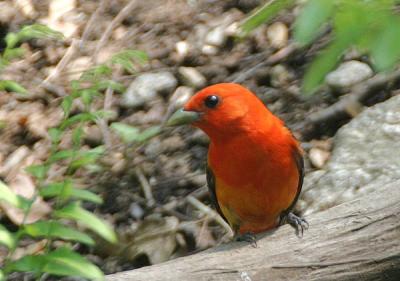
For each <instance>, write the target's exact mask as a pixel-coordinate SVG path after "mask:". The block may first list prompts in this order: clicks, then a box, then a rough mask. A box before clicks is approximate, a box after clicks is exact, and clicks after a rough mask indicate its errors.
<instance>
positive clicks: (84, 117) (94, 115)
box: [60, 110, 114, 130]
mask: <svg viewBox="0 0 400 281" xmlns="http://www.w3.org/2000/svg"><path fill="white" fill-rule="evenodd" d="M113 115H114V113H113V112H112V111H104V110H99V111H96V112H85V113H80V114H77V115H74V116H72V117H70V118H68V119H66V120H64V121H63V122H62V123H61V125H60V129H61V130H65V129H66V128H68V127H69V126H71V125H73V124H76V123H79V122H89V121H92V122H94V121H96V120H97V119H101V118H105V119H106V118H109V117H112V116H113Z"/></svg>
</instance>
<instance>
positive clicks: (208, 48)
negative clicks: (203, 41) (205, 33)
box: [201, 45, 218, 56]
mask: <svg viewBox="0 0 400 281" xmlns="http://www.w3.org/2000/svg"><path fill="white" fill-rule="evenodd" d="M201 52H202V53H203V54H204V55H207V56H215V55H216V54H217V53H218V48H217V47H215V46H212V45H204V46H203V47H202V48H201Z"/></svg>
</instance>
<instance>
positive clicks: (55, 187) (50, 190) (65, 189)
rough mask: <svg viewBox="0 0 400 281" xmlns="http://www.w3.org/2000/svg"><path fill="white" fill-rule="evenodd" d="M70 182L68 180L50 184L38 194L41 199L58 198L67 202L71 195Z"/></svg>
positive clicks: (71, 187)
mask: <svg viewBox="0 0 400 281" xmlns="http://www.w3.org/2000/svg"><path fill="white" fill-rule="evenodd" d="M72 189H73V186H72V182H71V181H70V180H64V181H62V182H54V183H50V184H48V185H46V186H44V187H42V188H40V190H39V193H40V195H41V196H42V197H45V198H48V197H59V198H60V199H62V200H67V199H69V198H70V197H71V194H72Z"/></svg>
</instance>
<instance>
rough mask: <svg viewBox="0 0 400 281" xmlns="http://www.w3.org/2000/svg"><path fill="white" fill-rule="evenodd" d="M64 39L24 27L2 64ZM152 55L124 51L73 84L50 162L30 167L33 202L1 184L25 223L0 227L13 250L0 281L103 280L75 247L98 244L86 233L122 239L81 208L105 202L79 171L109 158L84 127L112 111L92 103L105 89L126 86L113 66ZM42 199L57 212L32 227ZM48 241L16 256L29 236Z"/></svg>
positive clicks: (0, 239)
mask: <svg viewBox="0 0 400 281" xmlns="http://www.w3.org/2000/svg"><path fill="white" fill-rule="evenodd" d="M43 36H45V37H48V38H57V39H58V38H61V37H60V36H59V34H58V33H54V32H52V31H50V30H49V29H48V28H46V27H44V26H38V25H34V26H30V27H26V28H23V29H22V30H21V31H20V32H18V33H16V34H11V35H7V39H6V41H7V48H6V51H5V52H4V53H3V56H2V57H1V58H0V61H1V62H2V64H3V65H4V64H7V63H9V59H11V57H14V56H11V54H12V53H14V54H16V53H17V50H18V47H16V46H17V45H18V42H21V40H27V39H31V38H42V37H43ZM146 59H147V57H146V55H145V54H144V53H143V52H140V51H124V52H121V53H119V54H116V55H115V56H114V57H113V58H112V59H111V60H109V61H108V62H106V63H104V64H101V65H98V66H95V67H93V68H90V69H89V70H87V71H85V72H84V73H83V74H82V75H81V77H80V78H79V79H77V80H74V81H72V82H71V94H70V95H67V96H65V97H64V98H63V100H62V102H61V104H60V106H61V107H62V110H63V112H64V118H63V120H62V122H61V123H60V124H59V125H58V126H57V127H55V128H51V129H49V130H48V135H49V138H50V140H51V143H52V145H51V151H50V155H49V157H48V159H47V160H46V161H45V162H44V163H42V164H39V165H32V166H29V167H27V168H26V171H27V172H28V173H29V174H31V175H32V176H33V177H34V178H35V180H36V184H37V189H36V193H35V194H34V196H33V197H32V198H31V199H27V198H25V197H22V196H19V195H16V194H15V193H14V192H13V191H12V190H11V189H10V188H9V187H8V186H7V185H6V184H4V183H3V182H1V181H0V201H1V202H6V203H8V204H9V205H11V206H14V207H16V208H18V209H20V210H21V211H22V212H23V214H24V219H23V221H22V223H21V224H20V225H18V226H17V231H14V232H13V231H10V230H9V229H7V228H6V227H5V226H3V225H0V244H2V245H4V246H5V247H6V248H8V255H7V257H6V259H5V261H4V262H3V268H2V269H1V270H0V280H5V279H6V278H7V276H8V275H9V274H10V273H11V272H15V271H21V272H31V273H33V274H34V276H35V278H37V279H38V280H39V279H40V278H41V277H42V276H43V275H44V274H51V275H59V276H79V277H83V278H88V279H93V280H102V279H103V278H104V276H103V273H102V272H101V270H100V269H99V268H98V267H97V266H95V265H94V264H92V263H91V262H90V261H88V260H87V259H86V258H84V257H83V256H81V255H80V254H78V253H76V252H74V250H73V245H74V244H76V243H80V244H84V245H87V246H93V245H94V244H95V242H94V240H93V238H92V237H91V236H90V235H88V234H87V233H85V232H83V231H82V229H83V228H85V229H88V230H90V231H91V232H93V233H96V234H97V235H98V236H100V237H102V238H103V239H105V240H106V241H108V242H111V243H115V242H116V241H117V237H116V234H115V233H114V231H113V230H112V228H111V226H109V225H108V224H107V223H105V222H104V221H102V220H101V219H100V218H98V217H97V216H96V215H95V214H93V213H92V212H89V211H88V210H86V209H84V208H83V207H82V202H85V201H86V202H91V203H94V204H101V203H102V199H101V198H100V197H99V196H98V195H96V194H95V193H93V192H91V191H89V190H86V189H81V188H78V187H77V184H76V172H77V171H78V170H82V169H86V170H88V171H90V170H91V169H93V168H94V167H97V162H98V160H99V158H100V157H101V156H102V155H103V154H104V152H105V149H104V147H103V146H98V147H95V148H92V149H85V148H84V147H83V143H82V142H83V137H84V130H83V128H84V126H85V125H87V124H88V123H93V122H97V121H98V120H99V119H107V118H108V117H110V116H111V113H110V112H107V111H103V110H96V109H95V106H94V104H93V101H94V99H95V98H96V97H98V96H100V95H102V94H103V92H104V90H106V89H112V90H114V91H116V92H122V91H124V90H125V87H124V86H123V85H122V84H120V83H118V82H115V81H113V80H112V73H113V70H114V69H113V67H114V66H116V65H118V66H121V67H122V68H124V69H125V70H126V71H129V72H131V71H134V70H135V69H136V68H135V64H137V63H144V62H145V61H146ZM2 82H3V84H0V88H1V87H2V86H1V85H3V87H4V89H7V88H10V87H14V88H15V87H17V88H18V86H19V85H18V84H16V83H15V82H12V81H2ZM76 103H79V104H82V105H83V108H81V109H80V112H79V113H76V112H75V114H73V109H74V104H76ZM68 135H70V136H71V141H72V142H71V147H70V148H68V149H65V148H62V147H61V145H60V143H61V140H62V139H63V138H64V137H68ZM146 136H151V132H150V133H149V132H147V133H146V134H144V135H142V137H141V139H144V138H146ZM56 165H57V166H63V167H65V169H64V170H65V172H64V173H63V174H62V175H59V177H57V178H62V180H53V179H51V178H50V177H49V171H50V170H51V169H52V168H53V167H55V166H56ZM38 198H42V199H44V200H50V201H51V202H52V212H51V213H50V215H49V216H48V218H44V219H41V220H39V221H36V222H33V223H27V220H26V218H27V217H28V216H29V214H30V212H31V211H32V206H33V204H34V202H35V201H36V199H38ZM26 237H29V238H30V239H34V240H43V241H44V242H45V247H44V249H42V250H40V251H39V253H37V254H29V255H25V256H23V257H21V258H15V252H16V249H17V248H18V247H20V246H21V242H22V241H23V239H24V238H26Z"/></svg>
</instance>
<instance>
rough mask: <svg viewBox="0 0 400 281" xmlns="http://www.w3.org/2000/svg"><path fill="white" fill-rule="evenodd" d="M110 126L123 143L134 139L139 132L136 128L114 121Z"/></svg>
mask: <svg viewBox="0 0 400 281" xmlns="http://www.w3.org/2000/svg"><path fill="white" fill-rule="evenodd" d="M110 127H111V129H113V130H114V131H115V132H116V133H117V134H118V135H119V137H120V138H121V139H122V141H123V142H125V143H130V142H134V141H136V140H137V138H138V135H139V132H140V130H139V129H138V128H136V127H133V126H130V125H127V124H124V123H120V122H114V123H112V124H111V126H110Z"/></svg>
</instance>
